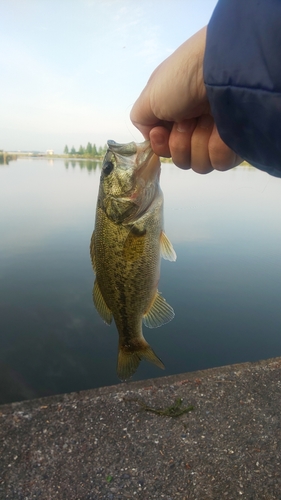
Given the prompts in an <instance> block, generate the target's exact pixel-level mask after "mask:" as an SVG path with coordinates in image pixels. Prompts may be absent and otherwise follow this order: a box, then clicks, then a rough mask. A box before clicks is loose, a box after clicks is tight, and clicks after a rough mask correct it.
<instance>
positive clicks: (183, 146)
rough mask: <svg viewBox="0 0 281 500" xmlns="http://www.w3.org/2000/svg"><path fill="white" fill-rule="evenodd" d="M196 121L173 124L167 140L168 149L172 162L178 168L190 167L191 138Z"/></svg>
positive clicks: (194, 119)
mask: <svg viewBox="0 0 281 500" xmlns="http://www.w3.org/2000/svg"><path fill="white" fill-rule="evenodd" d="M196 124H197V119H196V118H193V119H191V120H184V121H182V122H180V123H175V124H174V126H173V129H172V131H171V134H170V138H169V147H170V151H171V156H172V158H173V162H174V163H175V165H177V166H178V167H179V168H183V169H188V168H190V166H191V138H192V134H193V132H194V130H195V128H196Z"/></svg>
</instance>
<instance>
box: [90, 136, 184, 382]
mask: <svg viewBox="0 0 281 500" xmlns="http://www.w3.org/2000/svg"><path fill="white" fill-rule="evenodd" d="M107 144H108V150H107V153H106V155H105V158H104V161H103V166H102V172H101V178H100V187H99V194H98V201H97V210H96V222H95V230H94V232H93V235H92V239H91V245H90V253H91V259H92V264H93V268H94V272H95V274H96V280H95V284H94V288H93V300H94V304H95V306H96V308H97V310H98V312H99V314H100V315H101V317H102V318H103V320H104V321H105V322H106V323H107V324H110V323H111V321H112V317H113V318H114V320H115V324H116V327H117V330H118V333H119V353H118V364H117V374H118V377H119V378H120V379H121V380H126V379H128V378H130V377H131V376H132V375H133V373H134V372H135V371H136V369H137V367H138V365H139V363H140V361H141V359H143V358H145V359H147V360H148V361H151V362H152V363H155V364H156V365H157V366H159V367H160V368H164V365H163V363H162V361H161V360H160V359H159V358H158V357H157V356H156V354H155V353H154V351H153V350H152V348H151V347H150V345H149V344H148V343H147V342H146V340H145V339H144V337H143V333H142V321H143V322H144V324H145V325H146V326H147V327H149V328H155V327H158V326H161V325H163V324H164V323H167V322H168V321H171V320H172V319H173V317H174V311H173V309H172V307H171V306H170V305H169V304H168V303H167V302H166V300H165V299H164V298H163V297H162V296H161V295H160V293H159V292H158V290H157V286H158V281H159V277H160V258H161V255H162V257H164V258H165V259H168V260H171V261H174V260H176V254H175V251H174V249H173V246H172V244H171V243H170V241H169V240H168V238H167V236H166V235H165V233H164V231H163V194H162V191H161V189H160V185H159V177H160V160H159V158H158V156H156V155H155V154H154V153H153V151H152V149H151V146H150V142H149V141H145V142H143V143H140V144H137V143H135V142H131V143H128V144H117V143H116V142H114V141H108V143H107Z"/></svg>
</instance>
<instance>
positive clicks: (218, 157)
mask: <svg viewBox="0 0 281 500" xmlns="http://www.w3.org/2000/svg"><path fill="white" fill-rule="evenodd" d="M209 157H210V161H211V164H212V166H213V168H214V169H216V170H220V171H224V170H229V169H230V168H233V167H235V166H236V165H239V163H241V161H243V159H242V158H241V157H240V156H238V155H237V154H236V153H234V151H232V149H230V148H229V147H228V146H227V145H226V144H225V143H224V142H223V140H222V139H221V137H220V135H219V133H218V129H217V127H216V125H214V127H213V130H212V133H211V136H210V139H209Z"/></svg>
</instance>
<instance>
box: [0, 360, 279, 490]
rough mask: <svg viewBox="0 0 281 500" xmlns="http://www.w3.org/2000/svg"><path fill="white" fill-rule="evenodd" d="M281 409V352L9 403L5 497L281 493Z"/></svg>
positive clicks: (0, 442)
mask: <svg viewBox="0 0 281 500" xmlns="http://www.w3.org/2000/svg"><path fill="white" fill-rule="evenodd" d="M176 398H182V399H183V406H184V407H185V406H188V405H190V404H192V405H193V406H194V410H193V411H192V412H188V413H185V414H183V415H182V416H180V417H178V418H172V417H169V416H160V415H158V414H155V413H152V412H148V411H145V410H144V409H143V407H142V406H141V405H140V401H141V402H143V403H145V404H146V405H147V406H150V407H153V408H159V407H161V408H165V407H167V406H170V405H171V404H172V403H173V402H174V401H175V399H176ZM280 415H281V358H275V359H270V360H267V361H261V362H258V363H245V364H240V365H232V366H225V367H222V368H214V369H210V370H204V371H199V372H193V373H185V374H181V375H177V376H171V377H163V378H159V379H153V380H146V381H142V382H131V383H128V384H120V385H118V386H112V387H104V388H100V389H94V390H92V391H85V392H80V393H73V394H65V395H60V396H55V397H50V398H44V399H39V400H38V399H37V400H32V401H25V402H21V403H13V404H10V405H3V406H0V422H1V427H0V457H1V466H0V498H1V499H6V500H10V499H11V500H17V499H20V500H25V499H26V500H27V499H28V500H29V499H44V500H45V499H46V500H49V499H50V500H53V499H67V500H72V499H73V500H74V499H75V500H78V499H81V500H84V499H85V500H90V499H91V500H94V499H108V500H110V499H111V500H115V499H127V498H129V499H134V498H136V499H147V500H150V499H157V500H160V499H165V500H174V499H177V498H179V499H181V500H184V499H185V500H190V499H192V500H193V499H194V500H195V499H197V500H205V499H206V500H212V499H216V500H222V499H224V498H228V499H231V500H236V499H238V498H244V499H249V500H250V499H251V500H257V499H258V500H260V499H266V500H273V499H279V500H280V498H281V425H280Z"/></svg>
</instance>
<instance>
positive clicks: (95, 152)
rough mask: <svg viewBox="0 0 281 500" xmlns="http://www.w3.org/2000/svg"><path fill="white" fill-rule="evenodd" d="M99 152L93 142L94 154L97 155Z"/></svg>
mask: <svg viewBox="0 0 281 500" xmlns="http://www.w3.org/2000/svg"><path fill="white" fill-rule="evenodd" d="M97 154H98V151H97V147H96V145H95V144H93V156H97Z"/></svg>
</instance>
